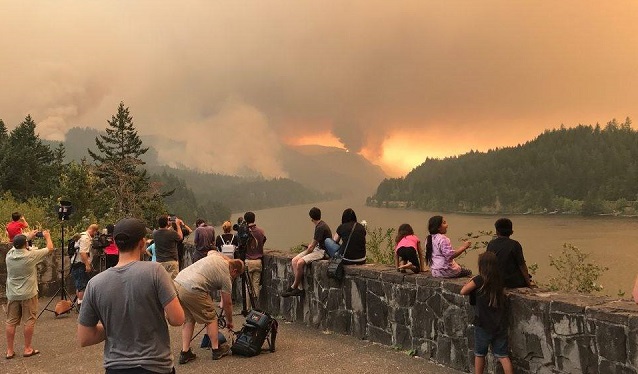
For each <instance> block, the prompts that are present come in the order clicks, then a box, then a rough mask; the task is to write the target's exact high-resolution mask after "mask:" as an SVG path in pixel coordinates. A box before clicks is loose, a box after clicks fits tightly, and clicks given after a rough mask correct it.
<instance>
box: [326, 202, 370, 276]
mask: <svg viewBox="0 0 638 374" xmlns="http://www.w3.org/2000/svg"><path fill="white" fill-rule="evenodd" d="M351 234H352V235H351ZM339 242H341V244H339ZM325 245H326V252H327V253H328V255H330V257H334V255H335V254H336V253H337V252H338V251H341V252H342V253H341V254H342V256H343V264H344V265H362V264H365V263H366V228H365V227H364V226H363V225H362V224H360V223H358V222H357V215H356V214H355V212H354V210H352V209H351V208H348V209H346V210H344V211H343V214H342V215H341V225H339V227H337V232H336V234H335V235H334V238H328V239H326V242H325ZM346 245H347V247H346Z"/></svg>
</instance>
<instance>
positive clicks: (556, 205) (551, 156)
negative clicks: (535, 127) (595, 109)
mask: <svg viewBox="0 0 638 374" xmlns="http://www.w3.org/2000/svg"><path fill="white" fill-rule="evenodd" d="M630 125H631V121H630V119H629V118H627V120H626V121H625V122H624V123H617V122H616V120H613V121H611V122H609V123H608V124H607V125H606V126H605V127H604V128H601V127H600V126H599V125H596V126H582V125H581V126H578V127H576V128H570V129H566V128H564V127H561V128H560V129H558V130H551V131H546V132H544V133H543V134H541V135H539V136H538V137H537V138H536V139H534V140H532V141H530V142H527V143H525V144H523V145H518V146H516V147H511V148H503V149H496V150H490V151H488V152H486V153H483V152H475V151H472V152H469V153H467V154H464V155H461V156H458V157H450V158H446V159H442V160H440V159H426V160H425V162H424V163H423V164H421V165H420V166H418V167H417V168H415V169H414V170H412V171H411V172H410V173H409V174H408V175H406V176H405V177H404V178H392V179H385V180H384V181H383V182H382V183H381V184H380V185H379V187H378V188H377V192H376V194H375V195H374V196H372V197H371V198H369V199H368V204H370V205H377V206H399V207H403V206H405V207H414V208H417V209H424V210H432V211H446V212H451V211H458V212H481V213H572V214H584V215H591V214H614V215H620V214H623V215H634V214H636V211H637V208H638V205H637V203H636V199H637V195H638V132H637V131H635V130H633V129H632V128H631V126H630Z"/></svg>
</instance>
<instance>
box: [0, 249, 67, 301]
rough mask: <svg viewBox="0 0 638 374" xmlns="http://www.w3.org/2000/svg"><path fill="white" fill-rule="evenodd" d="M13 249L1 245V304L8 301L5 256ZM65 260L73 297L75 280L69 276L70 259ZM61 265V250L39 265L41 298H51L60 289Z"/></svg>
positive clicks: (57, 250)
mask: <svg viewBox="0 0 638 374" xmlns="http://www.w3.org/2000/svg"><path fill="white" fill-rule="evenodd" d="M11 247H12V246H11V244H8V243H0V302H5V301H6V296H7V295H6V283H7V264H6V263H5V256H6V255H7V251H9V249H11ZM64 260H65V261H64V267H65V269H66V273H65V282H66V289H67V291H68V292H69V293H70V294H71V296H72V294H73V293H74V292H75V287H74V285H73V280H72V279H71V277H70V276H69V266H70V261H69V260H68V257H66V258H65V259H64ZM61 265H62V257H61V254H60V250H59V249H56V251H55V252H54V253H53V254H51V256H48V257H47V258H46V260H45V261H43V262H42V263H40V264H39V265H38V288H39V294H40V296H41V297H43V296H44V297H51V296H53V295H54V294H55V293H56V291H58V289H59V288H60V286H61V284H60V277H61V273H60V267H61Z"/></svg>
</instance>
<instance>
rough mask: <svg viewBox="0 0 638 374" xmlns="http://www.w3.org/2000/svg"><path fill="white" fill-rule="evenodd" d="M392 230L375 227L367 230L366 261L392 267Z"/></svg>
mask: <svg viewBox="0 0 638 374" xmlns="http://www.w3.org/2000/svg"><path fill="white" fill-rule="evenodd" d="M394 231H395V230H394V229H385V230H384V229H383V228H381V227H375V228H373V229H368V234H367V238H368V240H367V241H366V253H367V256H366V257H367V261H368V262H373V263H377V264H385V265H394V244H395V243H394Z"/></svg>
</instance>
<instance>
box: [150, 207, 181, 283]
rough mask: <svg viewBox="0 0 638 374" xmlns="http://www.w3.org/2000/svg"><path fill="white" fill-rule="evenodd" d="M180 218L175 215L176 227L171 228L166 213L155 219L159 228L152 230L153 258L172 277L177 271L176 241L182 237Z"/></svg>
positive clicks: (173, 277) (177, 254)
mask: <svg viewBox="0 0 638 374" xmlns="http://www.w3.org/2000/svg"><path fill="white" fill-rule="evenodd" d="M182 223H183V222H182V220H181V219H179V218H177V217H175V224H176V226H175V227H176V229H175V230H173V229H172V228H171V225H170V220H169V217H168V216H167V215H163V216H160V217H159V218H158V219H157V224H158V225H159V227H160V228H159V229H157V230H155V232H153V242H154V244H155V258H156V259H157V262H159V263H160V265H162V266H163V267H164V269H166V271H167V272H168V274H170V275H171V278H172V279H175V277H176V276H177V273H178V272H179V262H178V257H179V252H178V251H177V243H179V242H180V241H181V240H182V239H184V235H183V233H182Z"/></svg>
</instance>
